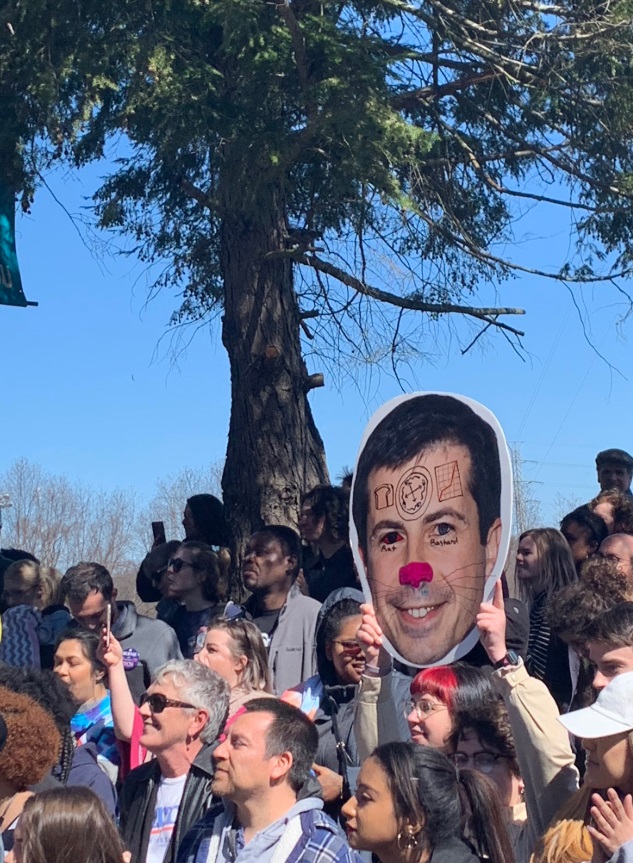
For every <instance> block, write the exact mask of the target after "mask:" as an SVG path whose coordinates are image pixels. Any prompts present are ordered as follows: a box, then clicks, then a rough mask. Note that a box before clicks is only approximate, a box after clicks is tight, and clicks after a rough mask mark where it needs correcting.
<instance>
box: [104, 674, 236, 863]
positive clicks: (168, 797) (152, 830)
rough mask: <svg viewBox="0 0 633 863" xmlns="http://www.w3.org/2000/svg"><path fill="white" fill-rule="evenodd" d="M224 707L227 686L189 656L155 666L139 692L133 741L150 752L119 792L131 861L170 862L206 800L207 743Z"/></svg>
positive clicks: (210, 767)
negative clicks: (139, 725) (137, 732)
mask: <svg viewBox="0 0 633 863" xmlns="http://www.w3.org/2000/svg"><path fill="white" fill-rule="evenodd" d="M228 707H229V686H228V684H227V682H226V681H225V680H224V679H223V678H222V677H220V675H219V674H216V672H215V671H212V670H211V669H210V668H205V666H203V665H201V664H200V663H197V662H192V661H191V660H186V659H185V660H182V659H181V660H172V661H170V662H167V663H165V664H164V665H162V666H161V667H160V668H158V669H157V671H156V674H155V677H154V680H153V681H152V684H151V686H150V687H149V688H148V690H147V692H145V693H143V695H142V697H141V704H140V713H141V716H142V719H143V733H142V735H141V737H140V744H141V745H142V746H144V747H145V748H146V749H147V750H148V751H149V752H150V753H151V754H152V755H153V756H154V758H153V760H152V761H149V762H148V763H146V764H142V765H140V766H139V767H137V768H136V769H135V770H132V772H131V773H130V774H129V775H128V777H127V779H126V780H125V782H124V783H123V788H122V791H121V798H120V803H121V829H122V833H123V839H124V842H125V846H126V848H128V850H130V851H131V852H132V860H133V861H147V863H153V861H155V860H161V861H164V863H175V861H176V854H177V851H178V846H179V844H180V842H181V840H182V838H183V836H184V835H185V833H186V832H187V830H188V829H189V828H190V827H191V826H192V825H193V824H194V823H195V822H196V821H197V820H198V819H199V818H201V817H202V815H204V813H205V812H206V811H207V809H208V808H209V807H210V805H211V801H212V795H211V794H210V793H209V784H210V782H211V779H212V777H213V761H212V758H211V753H212V748H213V747H212V744H213V742H214V741H215V740H216V739H217V737H218V735H219V734H220V733H221V731H222V729H223V727H224V722H225V720H226V716H227V713H228Z"/></svg>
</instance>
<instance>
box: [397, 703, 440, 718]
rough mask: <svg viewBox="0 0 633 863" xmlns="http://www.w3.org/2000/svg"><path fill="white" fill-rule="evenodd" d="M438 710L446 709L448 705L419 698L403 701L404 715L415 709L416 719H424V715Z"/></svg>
mask: <svg viewBox="0 0 633 863" xmlns="http://www.w3.org/2000/svg"><path fill="white" fill-rule="evenodd" d="M438 710H448V707H447V706H446V705H445V704H438V703H437V702H435V701H425V700H424V699H421V698H420V699H418V700H415V699H414V698H410V699H409V700H408V701H405V703H404V715H405V716H408V715H409V714H410V713H413V712H414V711H415V713H416V714H417V717H418V719H424V717H425V716H430V715H431V713H435V712H436V711H438Z"/></svg>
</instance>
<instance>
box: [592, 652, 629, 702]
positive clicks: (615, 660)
mask: <svg viewBox="0 0 633 863" xmlns="http://www.w3.org/2000/svg"><path fill="white" fill-rule="evenodd" d="M588 647H589V659H590V660H591V662H592V663H593V665H594V666H595V669H596V673H595V675H594V678H593V688H594V689H597V690H598V691H600V690H601V689H604V688H605V686H606V685H607V683H610V682H611V681H612V680H613V678H614V677H617V676H618V675H619V674H624V673H625V672H626V671H633V646H631V647H613V646H611V645H610V644H605V643H604V642H602V641H590V642H589V645H588Z"/></svg>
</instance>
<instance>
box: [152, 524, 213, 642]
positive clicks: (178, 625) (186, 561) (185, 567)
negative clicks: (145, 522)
mask: <svg viewBox="0 0 633 863" xmlns="http://www.w3.org/2000/svg"><path fill="white" fill-rule="evenodd" d="M164 584H165V591H166V593H165V595H166V596H167V597H169V598H171V599H175V600H177V601H178V603H180V604H179V606H178V607H177V608H176V610H175V611H174V612H173V613H170V614H169V617H168V619H166V621H165V622H166V623H169V625H170V626H172V627H173V628H174V630H175V631H176V635H177V636H178V642H179V644H180V649H181V651H182V655H183V656H184V657H185V659H193V657H194V655H195V653H196V647H197V643H198V637H199V635H200V633H201V631H203V630H204V629H206V627H207V626H208V624H209V621H210V620H211V619H212V618H213V617H217V616H218V615H219V614H220V613H221V611H222V608H223V603H222V599H223V597H224V592H225V586H224V580H223V579H222V578H221V576H220V569H219V566H218V559H217V557H216V555H215V552H214V551H213V549H212V548H211V547H210V546H208V545H205V543H202V542H194V541H192V542H183V543H181V544H180V545H179V546H178V548H177V549H176V551H175V552H174V554H173V555H172V557H171V559H170V560H169V562H168V565H167V571H166V573H165V577H164Z"/></svg>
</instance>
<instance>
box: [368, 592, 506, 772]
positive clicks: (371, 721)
mask: <svg viewBox="0 0 633 863" xmlns="http://www.w3.org/2000/svg"><path fill="white" fill-rule="evenodd" d="M358 641H359V643H360V644H362V646H363V650H364V653H365V659H366V665H365V670H364V672H363V675H362V678H361V684H360V689H359V695H358V708H357V711H356V714H355V719H354V724H355V736H356V742H357V745H358V749H359V753H360V757H361V760H364V759H365V758H367V757H368V756H369V755H370V754H371V752H372V751H373V750H374V749H375V748H376V746H378V745H379V744H382V743H389V742H391V741H395V740H403V739H404V735H405V734H406V731H404V729H403V728H402V721H403V720H406V726H407V728H408V739H409V740H412V741H413V742H414V743H417V744H419V745H421V746H431V747H432V748H434V749H441V750H442V751H443V752H450V735H451V733H452V731H453V727H454V718H455V716H456V715H457V714H458V713H459V712H468V711H470V710H475V709H477V708H480V707H481V706H482V705H485V704H486V703H488V702H489V701H491V700H494V699H495V698H496V697H497V696H496V695H495V693H494V690H493V688H492V685H491V683H490V680H489V676H488V674H486V672H485V671H483V670H482V669H480V668H475V667H474V666H471V665H466V664H465V663H463V662H455V663H453V664H452V665H441V666H436V667H434V668H425V669H423V670H422V671H420V672H418V674H416V676H415V677H414V678H413V680H412V681H411V684H410V687H409V694H410V697H409V698H408V699H407V700H406V701H405V702H404V704H402V707H401V710H403V712H404V716H403V715H402V713H400V714H399V715H398V712H397V707H396V701H395V699H394V698H393V696H392V689H391V677H392V665H391V659H390V657H389V655H388V654H387V652H386V650H385V649H384V647H383V646H382V642H383V633H382V629H381V628H380V625H379V624H378V621H377V620H376V615H375V613H374V610H373V608H372V606H370V605H363V607H362V622H361V626H360V628H359V630H358Z"/></svg>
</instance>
